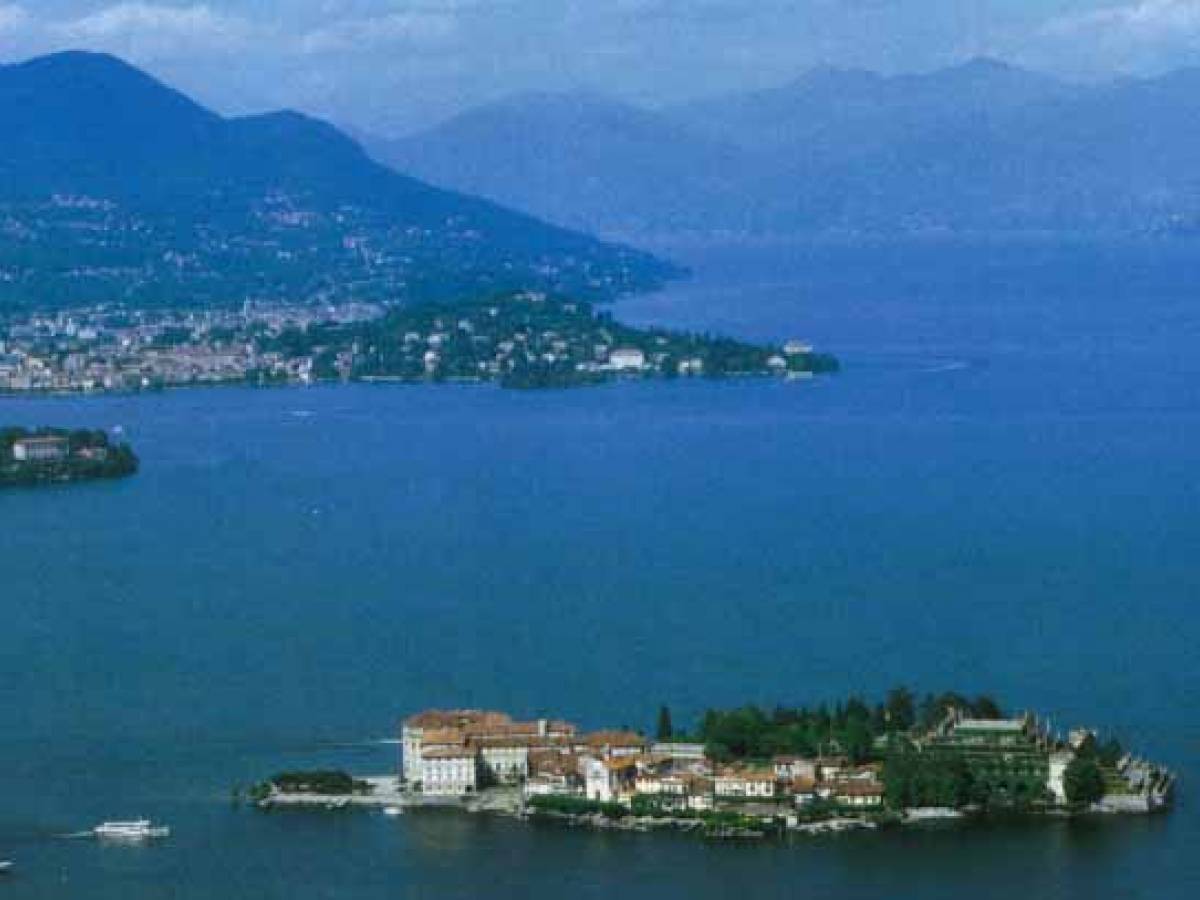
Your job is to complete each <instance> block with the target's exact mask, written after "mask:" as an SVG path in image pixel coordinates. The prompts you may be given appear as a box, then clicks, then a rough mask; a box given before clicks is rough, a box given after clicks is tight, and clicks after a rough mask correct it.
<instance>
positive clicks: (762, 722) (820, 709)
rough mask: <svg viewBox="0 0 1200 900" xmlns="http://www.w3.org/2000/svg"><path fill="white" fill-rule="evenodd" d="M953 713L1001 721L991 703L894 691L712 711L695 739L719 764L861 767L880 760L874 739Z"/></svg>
mask: <svg viewBox="0 0 1200 900" xmlns="http://www.w3.org/2000/svg"><path fill="white" fill-rule="evenodd" d="M951 708H957V709H960V710H963V711H964V712H966V713H968V714H970V715H972V716H977V717H979V718H1000V717H1001V715H1002V711H1001V709H1000V707H999V705H998V704H997V703H996V702H995V701H994V700H992V699H991V698H989V697H979V698H976V699H974V700H972V699H970V698H967V697H964V696H962V695H960V694H955V693H944V694H940V695H936V696H935V695H932V694H930V695H927V696H926V697H925V698H924V699H922V700H921V701H919V702H918V701H917V698H916V697H915V696H914V694H913V693H912V692H911V691H909V690H908V689H907V688H903V687H898V688H893V689H892V690H891V691H889V692H888V693H887V695H886V696H885V697H884V699H883V700H882V701H880V702H877V703H874V704H869V703H867V702H866V701H865V700H863V699H862V698H860V697H851V698H849V699H848V700H846V701H844V702H842V703H838V704H835V705H834V706H832V707H831V706H828V705H825V704H822V705H819V706H815V707H784V706H778V707H776V708H775V709H774V710H771V711H769V712H768V711H766V710H763V709H761V708H759V707H756V706H745V707H741V708H740V709H733V710H714V709H710V710H709V711H708V712H706V713H705V714H704V716H703V718H702V719H701V722H700V728H699V732H698V734H699V738H700V739H701V740H702V741H704V743H705V744H706V746H707V749H708V752H709V754H710V755H711V756H713V758H715V759H718V760H731V759H767V758H770V757H771V756H774V755H777V754H786V753H793V754H800V755H805V756H815V755H819V754H827V755H828V754H840V755H845V756H847V757H849V758H850V759H851V760H852V761H854V762H863V761H866V760H868V759H871V758H874V757H875V756H877V755H878V754H877V753H876V750H875V744H876V739H878V738H880V737H882V736H884V735H887V734H896V733H899V734H903V733H907V732H909V731H911V730H912V729H913V728H916V727H920V728H922V729H926V730H927V729H929V728H932V727H933V726H934V725H936V724H937V723H938V722H939V721H940V720H941V719H942V718H944V716H945V714H946V712H947V711H948V710H950V709H951Z"/></svg>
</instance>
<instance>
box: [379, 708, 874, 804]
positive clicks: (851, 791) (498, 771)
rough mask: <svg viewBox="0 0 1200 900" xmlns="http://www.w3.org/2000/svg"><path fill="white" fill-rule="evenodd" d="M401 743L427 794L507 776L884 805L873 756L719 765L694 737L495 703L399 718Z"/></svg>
mask: <svg viewBox="0 0 1200 900" xmlns="http://www.w3.org/2000/svg"><path fill="white" fill-rule="evenodd" d="M401 746H402V763H401V775H402V779H403V781H404V783H405V785H406V787H407V788H408V789H409V790H411V791H414V792H420V793H423V794H426V795H431V796H443V797H456V796H465V795H469V794H473V793H475V792H477V791H479V790H481V789H482V788H485V787H489V786H492V785H498V784H509V785H521V786H522V787H523V789H524V792H525V794H526V795H527V796H538V795H558V796H574V797H580V798H585V799H587V800H593V801H599V802H606V803H621V804H624V805H632V803H633V801H634V798H635V797H639V796H640V797H647V798H654V799H655V801H656V802H657V804H658V805H659V806H661V807H662V808H663V809H667V810H681V811H682V810H692V811H704V810H711V809H714V808H716V807H718V806H720V805H722V804H737V803H746V802H754V801H758V802H773V803H795V804H796V805H799V806H804V805H807V804H809V803H814V802H816V801H818V800H826V801H829V802H832V803H834V804H836V805H838V806H842V807H852V808H860V809H872V808H878V807H880V806H882V805H883V796H884V790H883V785H882V783H881V782H880V777H879V776H880V767H879V766H878V765H867V766H853V765H850V763H849V762H848V761H847V760H846V759H845V758H842V757H823V758H820V759H809V758H803V757H795V756H779V757H776V758H775V759H774V760H772V761H771V762H770V763H763V764H757V765H751V764H736V765H719V764H717V763H715V762H713V761H712V760H711V759H709V758H708V757H707V756H706V755H705V752H704V747H703V746H702V745H700V744H688V743H673V742H651V741H649V740H647V739H646V738H644V737H642V736H641V735H639V734H635V733H633V732H628V731H611V730H610V731H596V732H590V733H583V732H580V731H579V730H578V729H577V728H576V727H575V726H574V725H572V724H570V723H569V722H562V721H557V720H549V719H540V720H538V721H535V722H517V721H513V719H512V718H511V717H510V716H508V715H507V714H505V713H501V712H487V711H482V710H430V711H427V712H423V713H420V714H418V715H415V716H411V717H410V718H408V719H406V720H405V722H404V723H403V727H402V733H401Z"/></svg>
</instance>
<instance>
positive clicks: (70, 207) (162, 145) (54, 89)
mask: <svg viewBox="0 0 1200 900" xmlns="http://www.w3.org/2000/svg"><path fill="white" fill-rule="evenodd" d="M0 122H2V123H3V139H2V140H0V304H4V303H9V304H11V303H19V302H44V303H47V302H48V303H64V302H83V301H97V300H113V299H130V300H137V301H139V302H143V303H149V302H161V303H171V304H183V303H199V302H231V301H232V302H236V301H240V300H241V299H243V298H245V297H274V298H285V299H294V300H306V299H313V298H333V297H339V296H354V297H362V298H382V299H391V298H402V297H446V296H450V295H456V294H459V293H467V292H478V291H481V290H493V289H504V288H511V287H516V286H528V287H538V286H548V287H562V288H565V289H569V290H574V291H579V292H584V293H590V294H601V295H603V294H607V293H611V292H612V291H617V290H621V289H626V288H631V287H636V286H639V285H645V284H647V283H651V282H653V281H655V280H656V279H658V278H660V277H662V276H664V275H666V274H668V273H669V271H670V270H669V269H668V268H667V267H666V266H664V265H663V264H660V263H658V262H656V261H655V260H653V259H652V258H650V257H648V256H646V255H644V254H640V253H637V252H635V251H631V250H628V249H624V248H621V247H616V246H613V245H608V244H603V243H601V242H598V241H596V240H594V239H592V238H589V237H586V236H584V235H582V234H578V233H574V232H569V231H565V230H562V229H559V228H555V227H551V226H548V225H545V224H543V223H541V222H538V221H536V220H534V219H532V218H530V217H528V216H526V215H524V214H518V213H514V212H509V211H507V210H504V209H502V208H500V207H498V206H495V205H493V204H491V203H487V202H484V201H481V200H476V199H472V198H469V197H465V196H462V195H460V194H455V193H451V192H448V191H444V190H439V189H436V188H433V187H431V186H429V185H426V184H422V183H421V182H418V181H415V180H413V179H411V178H407V177H404V176H401V175H399V174H396V173H395V172H393V171H392V170H390V169H388V168H386V167H384V166H380V165H378V164H377V163H375V162H373V161H372V160H371V159H369V158H368V157H367V155H366V154H365V153H364V152H363V150H362V149H361V148H360V147H359V146H358V145H357V144H356V143H354V142H353V141H352V140H350V139H349V138H347V137H346V136H345V135H343V134H342V133H341V132H339V131H337V130H336V129H334V128H333V127H332V126H330V125H327V124H325V123H322V122H318V121H315V120H312V119H309V118H306V117H304V116H302V115H299V114H296V113H291V112H282V113H275V114H270V115H264V116H255V117H250V118H242V119H224V118H221V117H220V116H218V115H215V114H214V113H212V112H209V111H208V110H206V109H203V108H202V107H200V106H198V105H197V104H195V103H193V102H192V101H191V100H189V99H188V98H187V97H184V96H183V95H182V94H180V93H178V92H176V91H173V90H171V89H170V88H168V87H166V86H164V85H162V84H160V83H159V82H157V81H155V80H154V79H152V78H150V77H149V76H147V75H146V74H144V73H142V72H140V71H138V70H137V69H134V68H132V67H130V66H128V65H126V64H124V63H122V62H121V61H119V60H117V59H114V58H113V57H109V56H104V55H97V54H86V53H65V54H57V55H54V56H49V57H43V58H40V59H36V60H33V61H31V62H28V63H24V64H21V65H15V66H3V67H0Z"/></svg>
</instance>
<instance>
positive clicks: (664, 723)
mask: <svg viewBox="0 0 1200 900" xmlns="http://www.w3.org/2000/svg"><path fill="white" fill-rule="evenodd" d="M674 735H675V729H674V728H673V727H672V725H671V710H670V708H669V707H668V706H666V704H664V705H662V706H660V707H659V708H658V739H659V740H660V741H669V740H670V739H671V738H672V737H674Z"/></svg>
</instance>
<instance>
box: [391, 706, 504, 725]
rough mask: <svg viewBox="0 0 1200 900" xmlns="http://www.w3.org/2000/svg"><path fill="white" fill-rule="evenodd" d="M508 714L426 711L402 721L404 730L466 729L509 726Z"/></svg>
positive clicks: (465, 710)
mask: <svg viewBox="0 0 1200 900" xmlns="http://www.w3.org/2000/svg"><path fill="white" fill-rule="evenodd" d="M511 724H512V717H511V716H509V715H508V713H502V712H492V711H488V710H482V709H427V710H425V712H420V713H417V714H416V715H413V716H409V717H408V718H407V719H405V720H404V725H405V727H406V728H468V727H471V726H474V727H496V726H500V725H511Z"/></svg>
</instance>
